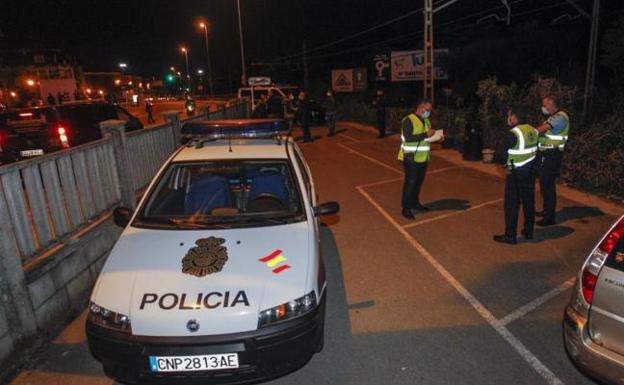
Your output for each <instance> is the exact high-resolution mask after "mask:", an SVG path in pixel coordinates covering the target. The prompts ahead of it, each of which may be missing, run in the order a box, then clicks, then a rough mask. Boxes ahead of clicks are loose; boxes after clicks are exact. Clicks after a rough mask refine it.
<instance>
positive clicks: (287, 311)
mask: <svg viewBox="0 0 624 385" xmlns="http://www.w3.org/2000/svg"><path fill="white" fill-rule="evenodd" d="M315 307H316V294H315V293H314V292H313V291H311V292H310V293H308V294H306V295H304V296H303V297H301V298H297V299H295V300H292V301H290V302H286V303H283V304H281V305H277V306H275V307H272V308H270V309H266V310H263V311H261V312H260V314H258V328H261V327H265V326H268V325H271V324H274V323H276V322H280V321H284V320H287V319H291V318H295V317H299V316H301V315H304V314H306V313H308V312H310V311H311V310H313V309H314V308H315Z"/></svg>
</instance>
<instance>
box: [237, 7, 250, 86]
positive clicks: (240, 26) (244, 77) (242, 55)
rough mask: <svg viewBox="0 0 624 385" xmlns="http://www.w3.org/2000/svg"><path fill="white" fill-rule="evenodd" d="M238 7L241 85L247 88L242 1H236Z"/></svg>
mask: <svg viewBox="0 0 624 385" xmlns="http://www.w3.org/2000/svg"><path fill="white" fill-rule="evenodd" d="M236 6H237V7H238V35H239V37H240V51H241V67H242V69H243V74H242V75H241V84H242V86H243V87H245V86H247V69H246V68H245V47H244V46H243V24H242V23H241V8H240V0H236Z"/></svg>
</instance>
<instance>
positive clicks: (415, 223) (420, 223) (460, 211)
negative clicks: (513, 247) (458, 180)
mask: <svg viewBox="0 0 624 385" xmlns="http://www.w3.org/2000/svg"><path fill="white" fill-rule="evenodd" d="M502 201H504V199H503V198H499V199H494V200H492V201H488V202H484V203H481V204H478V205H476V206H471V207H469V208H467V209H466V210H459V211H453V212H450V213H446V214H442V215H438V216H436V217H432V218H427V219H423V220H422V221H418V222H412V223H409V224H407V225H404V226H403V228H404V229H409V228H411V227H416V226H420V225H424V224H425V223H429V222H434V221H437V220H440V219H444V218H448V217H452V216H455V215H459V214H463V213H467V212H468V211H472V210H476V209H480V208H481V207H485V206H487V205H491V204H494V203H499V202H502Z"/></svg>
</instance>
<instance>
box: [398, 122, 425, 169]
mask: <svg viewBox="0 0 624 385" xmlns="http://www.w3.org/2000/svg"><path fill="white" fill-rule="evenodd" d="M405 119H409V120H410V122H411V124H412V135H420V134H424V133H426V132H427V130H428V129H429V128H431V124H430V123H429V119H423V121H421V120H420V119H419V118H418V117H417V116H416V115H415V114H409V115H408V116H407V117H406V118H405ZM429 150H430V146H429V142H427V141H424V140H421V141H419V142H407V141H406V139H405V136H404V135H403V131H402V130H401V147H400V150H399V155H398V157H397V158H398V159H399V160H401V161H402V160H403V155H404V154H409V153H414V154H415V155H414V162H416V163H424V162H427V161H428V160H429Z"/></svg>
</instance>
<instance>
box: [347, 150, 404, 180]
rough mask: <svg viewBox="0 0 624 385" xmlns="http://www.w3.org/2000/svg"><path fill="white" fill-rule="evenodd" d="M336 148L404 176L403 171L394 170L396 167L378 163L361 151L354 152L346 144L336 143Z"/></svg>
mask: <svg viewBox="0 0 624 385" xmlns="http://www.w3.org/2000/svg"><path fill="white" fill-rule="evenodd" d="M336 146H338V147H342V148H344V149H345V150H347V151H349V152H352V153H354V154H356V155H358V156H360V157H362V158H364V159H366V160H368V161H370V162H373V163H375V164H378V165H380V166H381V167H384V168H387V169H388V170H390V171H393V172H395V173H397V174H403V170H399V169H398V168H394V167H392V166H390V165H387V164H385V163H384V162H381V161H378V160H377V159H375V158H371V157H370V156H368V155H366V154H362V153H361V152H359V151H357V150H354V149H352V148H351V147H349V146H346V145H344V144H342V143H336Z"/></svg>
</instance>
